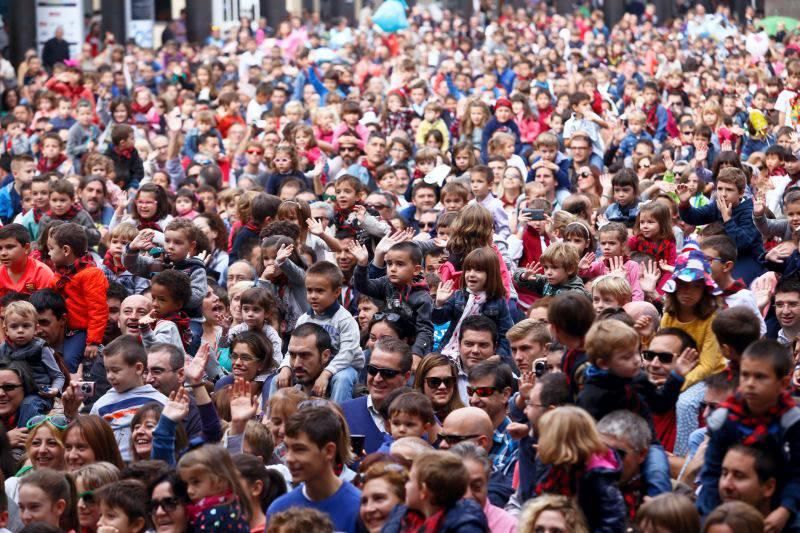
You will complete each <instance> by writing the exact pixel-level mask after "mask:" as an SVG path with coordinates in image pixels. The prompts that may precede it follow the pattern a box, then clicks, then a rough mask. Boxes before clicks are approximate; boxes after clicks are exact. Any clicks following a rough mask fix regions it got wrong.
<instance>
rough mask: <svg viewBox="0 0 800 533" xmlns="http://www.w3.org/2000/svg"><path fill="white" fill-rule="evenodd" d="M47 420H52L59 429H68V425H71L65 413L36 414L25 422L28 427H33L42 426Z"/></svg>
mask: <svg viewBox="0 0 800 533" xmlns="http://www.w3.org/2000/svg"><path fill="white" fill-rule="evenodd" d="M45 422H50V423H51V424H53V425H54V426H55V427H57V428H58V429H67V426H69V420H67V417H66V416H64V415H53V416H48V415H36V416H34V417H33V418H31V419H30V420H28V423H27V424H25V427H27V428H28V429H33V428H35V427H37V426H41V425H42V424H44V423H45Z"/></svg>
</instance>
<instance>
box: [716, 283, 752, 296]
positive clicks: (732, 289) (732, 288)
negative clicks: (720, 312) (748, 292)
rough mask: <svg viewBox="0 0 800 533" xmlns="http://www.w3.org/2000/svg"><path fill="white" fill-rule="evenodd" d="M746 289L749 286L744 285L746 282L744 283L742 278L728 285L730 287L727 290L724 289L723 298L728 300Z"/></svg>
mask: <svg viewBox="0 0 800 533" xmlns="http://www.w3.org/2000/svg"><path fill="white" fill-rule="evenodd" d="M746 288H747V286H746V285H745V284H744V281H742V279H741V278H740V279H737V280H735V281H734V282H733V283H731V284H730V285H728V287H727V288H726V289H722V297H723V298H727V297H729V296H733V295H734V294H736V293H737V292H739V291H740V290H742V289H746Z"/></svg>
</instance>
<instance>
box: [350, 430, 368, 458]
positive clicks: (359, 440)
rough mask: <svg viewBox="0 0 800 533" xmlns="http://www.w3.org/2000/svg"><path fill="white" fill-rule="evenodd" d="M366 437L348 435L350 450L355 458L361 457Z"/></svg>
mask: <svg viewBox="0 0 800 533" xmlns="http://www.w3.org/2000/svg"><path fill="white" fill-rule="evenodd" d="M366 439H367V437H366V435H350V448H352V450H353V454H355V456H356V457H357V458H359V457H361V454H363V453H364V441H366Z"/></svg>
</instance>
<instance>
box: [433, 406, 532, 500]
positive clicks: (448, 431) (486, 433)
mask: <svg viewBox="0 0 800 533" xmlns="http://www.w3.org/2000/svg"><path fill="white" fill-rule="evenodd" d="M493 435H494V425H493V424H492V419H491V418H489V415H488V414H486V411H484V410H483V409H480V408H478V407H462V408H461V409H456V410H455V411H452V412H451V413H450V414H449V415H447V418H445V419H444V423H443V424H442V431H441V432H440V433H439V437H441V439H442V441H441V443H440V444H439V449H441V450H448V449H450V447H451V446H455V445H456V444H458V443H459V442H465V441H472V442H474V443H475V444H477V445H478V446H480V447H481V448H483V449H484V450H486V453H489V451H490V450H491V449H492V445H493V444H494V441H493V440H492V436H493ZM516 464H517V460H516V458H515V459H514V460H513V461H509V462H508V463H507V464H506V465H505V466H504V467H503V468H502V469H498V468H495V467H494V466H493V467H492V473H491V475H490V476H489V501H490V502H492V505H496V506H498V507H501V508H502V507H504V506H505V504H506V503H507V502H508V499H509V497H511V493H512V492H513V489H512V488H511V481H512V477H513V474H514V467H515V466H516Z"/></svg>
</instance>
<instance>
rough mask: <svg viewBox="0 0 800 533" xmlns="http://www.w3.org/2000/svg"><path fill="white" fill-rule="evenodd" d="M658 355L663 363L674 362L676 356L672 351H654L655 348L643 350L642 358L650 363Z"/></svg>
mask: <svg viewBox="0 0 800 533" xmlns="http://www.w3.org/2000/svg"><path fill="white" fill-rule="evenodd" d="M656 357H658V360H659V361H661V364H662V365H669V364H672V359H673V358H674V357H675V354H673V353H670V352H654V351H653V350H644V351H643V352H642V359H644V360H645V361H647V362H648V363H650V362H652V361H653V360H654V359H655V358H656Z"/></svg>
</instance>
